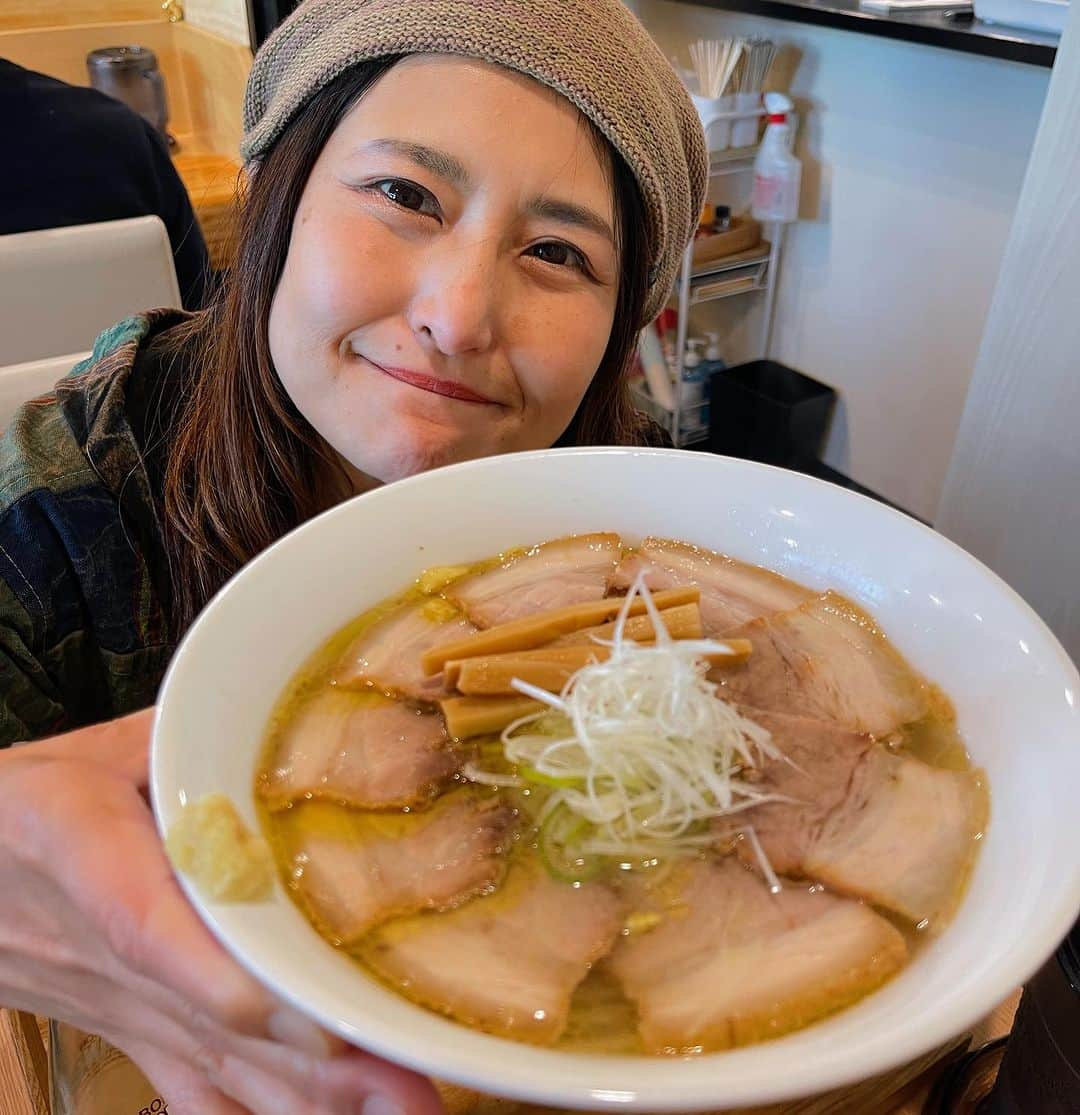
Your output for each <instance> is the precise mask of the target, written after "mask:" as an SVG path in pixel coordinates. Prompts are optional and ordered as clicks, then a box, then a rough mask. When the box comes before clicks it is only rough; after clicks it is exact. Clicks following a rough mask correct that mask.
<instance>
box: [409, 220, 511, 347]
mask: <svg viewBox="0 0 1080 1115" xmlns="http://www.w3.org/2000/svg"><path fill="white" fill-rule="evenodd" d="M497 262H498V261H497V259H496V256H495V253H494V251H493V249H492V246H491V242H490V241H486V242H484V241H477V242H474V243H473V244H471V245H466V246H460V245H459V246H453V245H451V244H444V245H441V246H440V247H439V249H438V250H434V251H432V254H431V255H430V257H429V258H428V260H427V261H426V262H425V266H423V267H421V268H419V269H418V270H417V272H416V275H417V279H418V282H417V289H416V291H415V293H414V295H413V298H412V300H411V305H410V309H409V324H410V325H411V326H412V329H413V332H414V333H416V334H417V336H420V337H422V338H430V343H433V344H434V346H435V347H436V348H437V349H438V350H439V352H441V353H443V354H444V355H445V356H462V355H465V354H467V353H471V352H486V351H487V350H488V349H489V348H490V347H491V345H492V342H493V340H494V336H495V310H496V299H497V297H498V291H497V281H496V269H497Z"/></svg>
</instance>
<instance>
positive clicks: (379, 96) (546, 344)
mask: <svg viewBox="0 0 1080 1115" xmlns="http://www.w3.org/2000/svg"><path fill="white" fill-rule="evenodd" d="M417 105H423V106H424V111H423V112H422V113H417V112H416V106H417ZM493 106H498V109H497V110H495V109H493ZM508 120H512V121H513V127H514V129H515V131H517V132H518V133H519V134H521V135H527V136H529V143H528V145H527V146H524V147H523V146H522V145H521V144H518V143H514V142H509V141H508V139H509V137H508V135H507V121H508ZM613 186H614V174H613V166H612V160H611V156H610V154H609V153H608V151H607V150H606V149H605V147H603V146H601V144H600V143H599V142H598V141H597V140H596V138H595V134H594V132H593V130H592V128H591V127H590V126H589V125H587V124H586V123H585V121H584V119H583V117H582V116H581V114H580V113H579V112H578V111H577V109H576V108H574V106H573V105H571V104H570V102H569V101H567V100H565V99H564V98H562V97H560V96H558V95H557V94H555V93H553V92H552V91H551V90H550V89H547V88H545V87H544V86H542V85H540V84H538V83H537V82H536V81H534V80H532V79H531V78H527V77H523V76H522V75H521V74H516V73H513V72H511V71H509V70H506V69H503V68H501V67H497V66H494V65H491V64H490V63H486V62H481V61H476V60H473V59H464V58H456V57H447V56H439V55H416V56H413V57H410V58H407V59H405V60H403V61H401V62H399V63H398V64H397V65H395V66H394V67H393V68H391V69H390V70H389V71H387V72H386V73H385V74H384V75H383V76H382V77H381V78H380V79H379V80H378V81H377V82H376V83H375V84H374V85H373V86H372V88H371V89H370V90H369V91H368V92H367V93H366V94H365V95H364V96H363V97H362V98H361V99H360V100H359V101H357V103H356V104H355V105H354V106H353V107H352V108H351V109H350V110H349V111H348V113H347V114H346V115H345V117H344V119H343V120H342V121H341V123H340V124H339V125H338V127H337V128H336V130H335V131H334V133H333V135H332V136H331V137H330V139H329V141H328V142H327V144H326V146H325V147H324V148H323V149H322V151H321V153H320V154H319V156H318V158H317V159H316V161H315V165H314V167H313V169H312V171H311V174H310V176H309V178H308V180H307V185H306V187H305V189H304V193H303V196H302V197H301V199H300V204H299V207H298V209H297V216H296V220H295V221H294V222H293V227H292V235H291V238H290V243H289V254H288V257H287V259H286V261H285V267H284V270H283V272H282V275H281V279H280V281H279V283H278V287H277V292H276V294H275V297H274V302H273V306H272V309H271V312H270V320H269V337H270V352H271V355H272V358H273V361H274V366H275V368H276V369H277V372H278V375H279V376H280V378H281V382H282V384H283V385H284V387H285V390H286V391H287V392H288V394H289V396H290V398H291V399H292V401H293V403H294V404H295V405H296V407H297V409H298V410H299V411H300V413H301V414H303V416H304V417H305V418H306V419H307V420H308V422H310V423H311V425H312V426H313V427H314V428H315V429H317V430H319V431H320V433H321V434H322V436H323V437H324V438H325V440H326V441H327V443H328V444H329V445H330V446H331V447H332V448H333V449H334V450H335V451H336V452H337V453H338V454H339V455H340V456H341V458H342V459H343V460H344V461H345V462H346V463H347V465H349V466H352V469H353V470H354V472H353V476H354V479H355V481H356V482H357V483H358V484H365V483H370V480H371V479H378V480H382V481H387V480H396V479H398V478H400V477H402V476H408V475H411V474H413V473H415V472H419V471H421V470H423V469H425V468H430V467H432V466H435V465H440V464H447V463H449V462H452V461H458V460H463V459H466V458H468V457H479V456H487V455H489V454H491V453H498V452H505V451H508V450H515V449H539V448H544V447H546V446H550V445H551V444H552V443H553V442H554V441H555V440H556V439H557V438H558V437H559V436H560V434H562V432H563V431H564V430H565V429H566V428H567V426H568V425H569V424H570V420H571V418H572V417H573V415H574V412H575V410H576V409H577V407H578V404H579V403H580V401H581V399H582V397H583V395H584V394H585V390H586V388H587V387H588V385H589V383H590V381H591V380H592V378H593V375H594V374H595V373H596V370H597V368H598V367H599V366H600V364H601V361H602V359H603V356H604V351H605V349H606V348H607V346H608V341H609V338H610V337H611V331H612V330H611V327H612V322H613V320H614V317H615V308H616V299H617V296H618V290H619V262H620V257H619V251H618V247H617V243H616V237H615V233H614V231H613V230H614V228H615V225H616V202H615V195H614V189H613ZM634 247H635V248H636V247H637V245H634ZM620 347H621V346H620ZM620 357H622V358H624V354H620Z"/></svg>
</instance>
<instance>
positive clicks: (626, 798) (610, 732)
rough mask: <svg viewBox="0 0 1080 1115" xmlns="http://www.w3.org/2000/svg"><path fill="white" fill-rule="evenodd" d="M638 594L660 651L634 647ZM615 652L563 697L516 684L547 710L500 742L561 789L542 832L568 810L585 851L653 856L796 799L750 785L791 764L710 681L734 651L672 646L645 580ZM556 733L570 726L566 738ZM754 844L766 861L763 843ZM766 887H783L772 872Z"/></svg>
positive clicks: (703, 842) (633, 592) (694, 642)
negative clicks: (630, 634)
mask: <svg viewBox="0 0 1080 1115" xmlns="http://www.w3.org/2000/svg"><path fill="white" fill-rule="evenodd" d="M635 596H640V597H641V599H642V601H643V603H644V606H645V610H646V612H647V613H648V615H649V616H650V618H651V619H652V623H653V629H654V631H655V632H656V642H655V644H652V645H641V644H638V643H636V642H634V641H633V640H630V639H626V638H625V637H624V629H625V625H626V620H627V617H628V615H629V611H630V605H631V602H632V600H633V599H634V597H635ZM610 646H611V654H610V657H608V658H607V659H606V660H605V661H603V662H595V663H590V664H589V665H587V666H584V667H582V668H581V669H580V670H578V671H577V672H576V673H575V674H574V675H573V676H572V677H571V678H570V680H569V681H568V682H567V684H566V686H565V687H564V688H563V690H562V692H561V693H560V694H554V693H549V692H547V691H546V690H543V689H539V688H537V687H536V686H534V685H528V684H526V683H524V682H520V681H515V682H514V687H515V688H516V689H517V690H518V691H519V692H521V693H524V694H526V695H528V696H530V697H533V698H536V699H537V700H540V701H542V702H544V704H545V705H547V706H548V708H547V709H545V710H544V711H542V712H539V713H535V714H533V715H530V716H526V717H522V718H521V719H520V720H517V721H515V722H514V723H513V724H511V725H510V726H509V727H507V728H506V729H505V730H504V731H503V733H502V737H501V739H502V745H503V750H504V752H505V755H506V758H507V759H508V760H509V762H511V763H513V764H515V765H516V766H517V768H518V770H519V771H523V772H526V777H528V774H529V773H531V774H532V775H533V778H535V779H537V780H538V781H543V782H547V783H548V784H549V785H550V786H551V787H552V789H551V792H550V795H549V797H548V798H547V800H546V801H545V803H544V806H543V809H542V813H541V816H540V818H539V819H540V821H541V823H542V822H543V820H544V819H545V818H546V817H548V816H550V815H551V814H552V813H553V812H554V811H555V810H556V809H558V808H559V807H560V806H565V807H566V808H567V809H569V810H570V811H571V812H572V813H573V814H575V815H576V816H577V817H579V818H581V819H582V820H584V821H586V822H587V823H588V825H587V829H586V834H585V835H584V836H583V837H582V839H581V842H580V844H579V845H578V847H579V849H580V851H581V852H582V853H585V854H592V855H605V856H607V855H611V856H626V857H646V858H647V857H650V856H657V855H661V856H666V855H671V854H673V853H678V852H688V851H691V850H693V849H697V848H701V847H704V846H707V845H709V844H711V843H714V842H715V838H714V837H713V835H712V834H711V833H710V832H709V831H708V823H709V821H711V820H712V819H713V818H715V817H722V816H727V815H729V814H734V813H739V812H741V811H743V810H746V809H749V808H752V807H753V806H755V805H760V804H761V803H763V802H766V801H776V800H790V799H786V798H782V797H781V796H780V795H776V794H769V793H767V792H765V791H764V790H763V789H762V788H761V787H760V786H758V785H756V784H755V783H754V782H753V781H751V780H749V779H747V778H745V777H743V776H744V775H745V774H746V773H747V772H748V771H752V770H753V769H754V768H756V767H758V766H760V764H761V762H762V760H763V759H765V758H770V759H780V758H783V756H782V755H781V754H780V751H779V750H778V749H777V748H776V746H775V745H774V744H773V743H772V739H771V736H770V734H769V732H768V731H767V730H766V729H765V728H763V727H761V725H759V724H756V723H754V721H752V720H749V719H747V718H746V717H744V716H742V715H740V713H739V711H738V709H737V708H735V706H734V705H733V704H731V703H730V702H728V701H726V700H724V699H723V698H722V697H721V696H720V694H719V692H718V689H717V686H716V685H714V684H713V683H711V682H710V681H708V680H707V678H706V673H707V671H708V664H707V663H706V661H705V656H706V655H711V654H723V653H725V652H728V653H730V648H729V647H727V645H726V644H725V643H722V642H717V641H715V640H711V639H686V640H676V639H672V638H671V637H670V635H669V634H668V632H667V629H666V628H665V626H664V622H663V620H662V618H661V616H660V613H659V612H658V610H657V608H656V605H655V603H654V602H653V600H652V597H651V596H650V594H649V590H648V589H647V588H646V586H645V583H644V578H643V577H639V578H638V579H637V580H636V581H635V582H634V584H633V585H632V586H631V588H630V591H629V592H628V593H627V594H626V600H625V603H624V604H623V606H622V608H621V610H620V612H619V615H618V617H617V619H616V622H615V627H614V631H613V638H612V640H611V643H610ZM559 714H561V715H559ZM539 721H543V722H544V723H543V725H542V727H543V729H544V730H542V731H541V730H539V729H540V727H541V725H540V724H539V723H538V722H539ZM553 725H559V726H560V728H559V729H558V730H557V731H556V733H555V734H553V733H552V731H551V728H552V726H553ZM466 774H467V775H468V777H470V778H474V779H475V778H476V775H477V774H485V772H482V771H479V770H477V769H476V768H475V767H473V768H472V769H471V770H466ZM496 777H498V778H500V779H502V778H506V777H507V776H505V775H490V774H485V777H484V780H485V781H486V780H489V779H493V778H496ZM477 780H480V779H477ZM751 841H752V843H753V844H754V846H755V849H756V850H757V851H758V852H760V844H759V843H758V842H757V839H756V836H752V837H751ZM759 858H761V859H764V857H763V855H761V856H760V857H759ZM766 867H767V864H763V870H764V869H765V868H766ZM766 878H767V880H768V881H769V883H770V884H772V883H773V882H774V881H775V879H776V876H775V875H774V874H773V873H772V871H771V868H769V869H768V870H767V871H766ZM777 885H778V884H777Z"/></svg>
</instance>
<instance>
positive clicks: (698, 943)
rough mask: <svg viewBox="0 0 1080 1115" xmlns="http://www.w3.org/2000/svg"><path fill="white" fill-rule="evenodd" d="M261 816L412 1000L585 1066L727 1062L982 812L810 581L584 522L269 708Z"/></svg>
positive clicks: (963, 867)
mask: <svg viewBox="0 0 1080 1115" xmlns="http://www.w3.org/2000/svg"><path fill="white" fill-rule="evenodd" d="M256 784H257V795H258V799H259V802H260V811H261V816H262V821H263V825H264V830H265V833H266V836H267V838H268V840H269V843H270V845H271V848H272V849H273V854H274V857H275V860H276V862H277V865H278V867H279V869H280V871H281V874H282V876H283V878H284V880H285V882H286V884H287V886H288V888H289V890H290V893H291V894H292V896H293V898H294V899H295V901H296V902H297V903H298V905H299V906H300V907H301V909H302V910H303V911H304V913H305V914H306V915H307V917H308V918H309V919H310V921H311V923H312V924H313V925H314V926H315V927H316V928H317V929H318V931H319V932H320V933H321V934H322V935H323V936H324V937H325V938H326V939H327V940H328V941H329V942H331V943H332V944H333V945H335V946H337V947H338V948H341V949H343V950H345V951H347V952H348V953H349V954H350V956H352V957H354V958H355V960H356V962H357V964H359V965H362V966H363V967H364V969H365V970H366V971H367V972H369V973H370V974H372V975H373V976H375V977H376V978H377V979H378V980H380V981H382V982H383V983H384V984H385V985H387V986H388V987H390V988H393V989H395V990H396V991H398V992H400V993H401V994H402V995H404V996H406V997H408V998H409V999H411V1000H412V1001H413V1002H415V1003H418V1004H421V1005H422V1006H424V1007H427V1008H429V1009H430V1010H433V1011H437V1012H439V1013H441V1014H444V1015H447V1016H449V1017H450V1018H453V1019H456V1020H458V1021H459V1022H461V1023H464V1024H466V1025H468V1026H472V1027H475V1028H477V1029H480V1030H484V1031H487V1032H490V1033H493V1034H499V1035H502V1036H505V1037H508V1038H512V1039H516V1040H519V1041H524V1042H531V1043H535V1044H539V1045H549V1046H552V1045H553V1046H558V1047H560V1048H571V1049H578V1050H589V1051H593V1052H597V1051H600V1052H609V1053H613V1054H619V1053H643V1052H646V1053H656V1054H673V1053H674V1054H685V1053H696V1052H707V1051H711V1050H719V1049H727V1048H730V1047H733V1046H740V1045H745V1044H748V1043H751V1042H755V1041H760V1040H762V1039H765V1038H769V1037H774V1036H776V1035H779V1034H783V1033H786V1032H789V1031H791V1030H795V1029H797V1028H799V1027H803V1026H806V1025H808V1024H810V1023H812V1022H814V1021H815V1020H817V1019H820V1018H823V1017H825V1016H826V1015H829V1014H831V1013H833V1012H834V1011H837V1010H840V1009H841V1008H843V1007H845V1006H848V1005H849V1004H851V1003H854V1002H856V1001H857V1000H859V999H861V998H862V997H863V996H865V995H867V994H869V993H870V992H872V991H873V990H874V989H875V988H878V987H880V986H881V985H882V984H883V983H885V982H886V981H887V980H889V979H891V978H892V977H893V976H894V975H896V973H897V972H899V971H900V970H901V969H902V968H903V967H904V966H905V964H907V963H908V961H909V959H910V958H911V956H912V955H913V952H914V951H915V950H916V949H918V948H919V947H920V944H921V943H922V942H924V941H925V940H927V939H928V938H929V937H930V936H932V935H933V934H934V933H935V932H937V931H939V930H940V929H941V927H942V926H943V925H944V924H945V923H946V922H947V920H948V919H949V917H950V915H951V914H952V912H953V910H954V909H955V907H956V905H957V903H958V902H959V900H960V897H961V894H962V891H963V889H964V886H965V882H966V880H967V878H968V876H969V874H970V871H971V867H972V863H973V860H974V858H975V855H976V851H977V849H978V841H979V839H980V836H981V833H982V831H983V829H984V827H985V824H986V820H987V815H988V795H987V789H986V787H985V784H984V782H983V780H982V778H981V776H980V774H979V772H978V771H975V770H973V769H972V767H971V764H970V763H969V761H968V757H967V755H966V753H965V750H964V747H963V744H962V742H961V740H960V738H959V736H958V734H957V732H956V728H955V725H954V716H953V713H952V710H951V708H950V705H949V702H948V700H947V699H946V697H945V696H944V695H943V694H942V693H941V692H939V691H938V690H937V689H935V687H934V686H933V684H932V683H931V682H929V681H928V680H927V679H925V678H923V677H921V676H920V675H919V674H918V673H917V672H916V671H915V670H914V669H913V668H912V667H911V666H910V665H909V664H908V663H907V662H906V661H905V660H904V658H903V657H902V656H901V655H900V654H899V653H898V651H897V650H896V649H895V648H894V647H893V646H892V645H891V644H890V643H889V641H888V639H887V638H886V636H885V634H884V633H883V632H882V631H881V630H880V628H879V627H878V626H877V625H876V624H875V622H874V620H873V618H872V617H871V616H869V615H867V614H866V613H865V612H864V611H862V610H861V609H860V608H858V607H856V606H855V605H854V604H852V603H851V602H850V601H849V600H846V599H845V598H844V597H843V596H840V595H838V594H837V593H835V592H817V591H814V590H811V589H808V588H805V587H803V586H802V585H799V584H796V583H794V582H793V581H789V580H786V579H784V578H782V577H780V576H777V575H776V574H774V573H771V572H768V571H766V570H764V569H761V568H758V567H755V566H751V565H746V564H743V563H741V562H738V561H734V560H732V559H731V558H728V557H724V556H722V555H720V554H716V553H712V552H710V551H707V550H703V549H699V548H697V547H694V546H691V545H687V544H685V543H682V542H672V541H666V540H663V539H658V538H648V539H646V540H645V541H644V543H643V544H641V545H640V546H637V547H629V546H625V545H623V543H622V541H621V540H620V538H619V537H618V536H617V535H615V534H590V535H584V536H576V537H572V538H564V539H557V540H555V541H550V542H545V543H542V544H539V545H536V546H533V547H532V548H529V549H525V550H519V551H514V552H512V553H507V554H502V555H499V556H497V557H495V558H491V559H489V560H486V561H482V562H479V563H477V564H475V565H470V566H453V567H443V568H437V569H431V570H428V571H427V572H426V573H425V574H424V575H423V576H421V577H420V578H419V579H418V580H417V582H416V583H415V584H414V585H412V586H410V587H408V588H407V589H406V590H405V591H403V592H402V593H401V595H399V596H397V597H395V598H393V599H391V600H388V601H385V602H384V603H381V604H379V605H378V606H377V607H375V608H373V609H372V610H371V611H369V612H367V613H366V614H365V615H362V616H360V617H359V618H357V619H355V620H354V621H353V622H351V623H350V624H348V625H347V626H346V627H345V628H344V629H343V630H342V631H340V632H339V633H338V634H336V635H335V636H334V637H333V638H332V639H331V640H330V641H329V643H328V644H327V645H326V646H325V647H323V648H322V649H321V650H320V651H319V653H318V654H317V655H315V657H314V658H313V659H312V660H311V661H310V662H309V663H308V664H307V665H306V666H305V668H304V669H303V670H302V671H301V672H300V674H299V675H298V676H297V677H296V678H295V679H294V682H293V683H292V684H291V686H290V687H289V689H288V691H287V692H286V693H285V694H284V695H283V697H282V699H281V701H280V703H279V705H278V707H277V710H276V712H275V714H274V717H273V719H272V722H271V725H270V729H269V733H268V739H267V744H266V750H265V753H264V756H263V759H262V761H261V766H260V769H259V771H258V773H257V776H256Z"/></svg>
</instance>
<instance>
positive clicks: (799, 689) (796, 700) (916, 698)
mask: <svg viewBox="0 0 1080 1115" xmlns="http://www.w3.org/2000/svg"><path fill="white" fill-rule="evenodd" d="M727 635H728V636H729V637H730V638H744V639H749V640H750V642H751V644H752V646H753V648H754V649H753V653H752V654H751V655H750V659H749V661H748V662H747V664H746V665H745V666H744V667H742V668H741V669H738V670H734V671H730V670H724V671H714V675H711V676H713V679H714V680H715V681H717V682H718V683H720V684H721V685H722V686H723V689H722V691H721V695H722V696H725V697H727V698H728V699H729V700H734V701H738V702H739V703H740V704H746V705H752V706H754V707H755V708H761V709H768V710H769V711H771V712H787V713H793V714H796V715H800V716H810V717H815V718H817V719H819V720H835V721H836V722H837V723H840V724H844V725H846V726H847V727H849V728H853V729H855V730H856V731H862V732H872V733H873V734H874V735H878V736H881V735H885V734H887V733H889V732H891V731H894V730H895V729H896V728H898V727H900V726H901V725H903V724H907V723H910V722H912V721H915V720H920V719H921V718H922V717H923V716H925V715H926V713H927V712H928V710H929V707H930V706H929V687H928V686H927V684H926V682H925V681H924V680H923V679H922V678H921V677H919V675H918V674H916V673H915V672H914V671H913V670H912V669H911V667H910V666H908V664H907V663H906V662H905V661H904V660H903V658H901V656H900V655H899V654H898V653H897V652H896V651H895V650H894V649H893V647H892V646H891V645H890V644H889V642H888V641H887V640H886V638H885V636H884V635H883V634H882V633H881V631H880V630H879V628H878V627H877V625H876V624H875V623H874V621H873V620H872V619H871V618H870V616H868V615H867V614H866V613H865V612H864V611H862V609H860V608H857V607H856V606H855V605H854V604H852V603H851V602H850V601H849V600H846V599H845V598H844V597H843V596H840V595H839V594H838V593H835V592H826V593H823V594H822V595H821V596H817V597H815V598H814V599H812V600H809V601H807V602H806V603H805V604H802V605H800V606H799V607H797V608H793V609H791V610H790V611H786V612H780V613H778V614H775V615H770V616H762V617H761V618H759V619H755V620H752V621H751V622H750V623H747V624H745V625H743V626H742V627H737V628H735V629H734V630H733V631H729V632H727Z"/></svg>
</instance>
